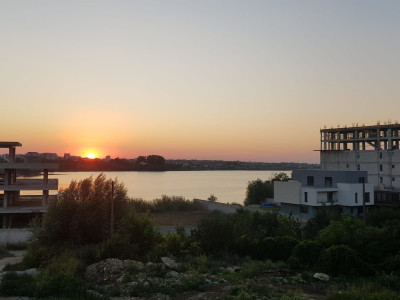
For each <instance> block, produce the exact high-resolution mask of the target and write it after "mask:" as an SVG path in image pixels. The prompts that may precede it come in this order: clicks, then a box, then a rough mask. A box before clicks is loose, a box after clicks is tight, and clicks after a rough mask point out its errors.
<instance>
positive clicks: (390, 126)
mask: <svg viewBox="0 0 400 300" xmlns="http://www.w3.org/2000/svg"><path fill="white" fill-rule="evenodd" d="M376 129H400V124H398V123H395V124H383V125H382V124H377V125H367V126H365V125H364V126H350V127H337V128H334V127H332V128H323V129H320V131H321V132H338V131H341V132H344V131H355V130H376Z"/></svg>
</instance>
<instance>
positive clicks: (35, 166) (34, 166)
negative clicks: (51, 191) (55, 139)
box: [0, 163, 59, 170]
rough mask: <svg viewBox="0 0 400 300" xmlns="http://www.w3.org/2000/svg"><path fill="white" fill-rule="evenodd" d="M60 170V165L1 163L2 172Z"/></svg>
mask: <svg viewBox="0 0 400 300" xmlns="http://www.w3.org/2000/svg"><path fill="white" fill-rule="evenodd" d="M58 168H59V164H58V163H0V170H5V169H15V170H43V169H49V170H57V169H58Z"/></svg>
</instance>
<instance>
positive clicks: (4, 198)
mask: <svg viewBox="0 0 400 300" xmlns="http://www.w3.org/2000/svg"><path fill="white" fill-rule="evenodd" d="M7 201H8V192H5V193H4V195H3V208H7Z"/></svg>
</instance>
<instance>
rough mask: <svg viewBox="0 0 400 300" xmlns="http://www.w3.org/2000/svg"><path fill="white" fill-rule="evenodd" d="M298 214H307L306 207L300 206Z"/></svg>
mask: <svg viewBox="0 0 400 300" xmlns="http://www.w3.org/2000/svg"><path fill="white" fill-rule="evenodd" d="M300 213H302V214H308V207H307V206H300Z"/></svg>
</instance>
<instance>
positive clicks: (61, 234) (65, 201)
mask: <svg viewBox="0 0 400 300" xmlns="http://www.w3.org/2000/svg"><path fill="white" fill-rule="evenodd" d="M112 181H113V180H112V179H110V178H109V179H107V178H106V176H105V175H104V174H103V173H102V174H100V175H99V176H97V177H96V179H93V177H89V178H86V179H82V180H80V181H79V182H77V181H72V182H71V184H70V185H69V187H68V188H66V189H63V190H61V191H60V192H59V193H58V196H57V200H56V201H55V202H53V203H52V204H50V206H49V209H48V212H47V213H46V214H45V215H44V217H43V221H42V224H41V226H40V228H39V230H36V231H35V236H34V238H36V239H37V240H38V242H39V243H40V244H43V245H57V244H70V245H71V244H72V245H79V244H90V243H98V242H101V241H103V240H105V239H106V238H108V237H109V235H110V223H111V213H110V212H111V205H110V203H111V202H110V200H111V194H112ZM127 201H128V197H127V191H126V188H125V186H124V185H123V183H119V182H118V181H117V180H115V181H114V220H115V223H116V224H118V223H119V221H120V220H121V218H122V217H123V216H124V215H125V213H126V209H125V207H126V204H127Z"/></svg>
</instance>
